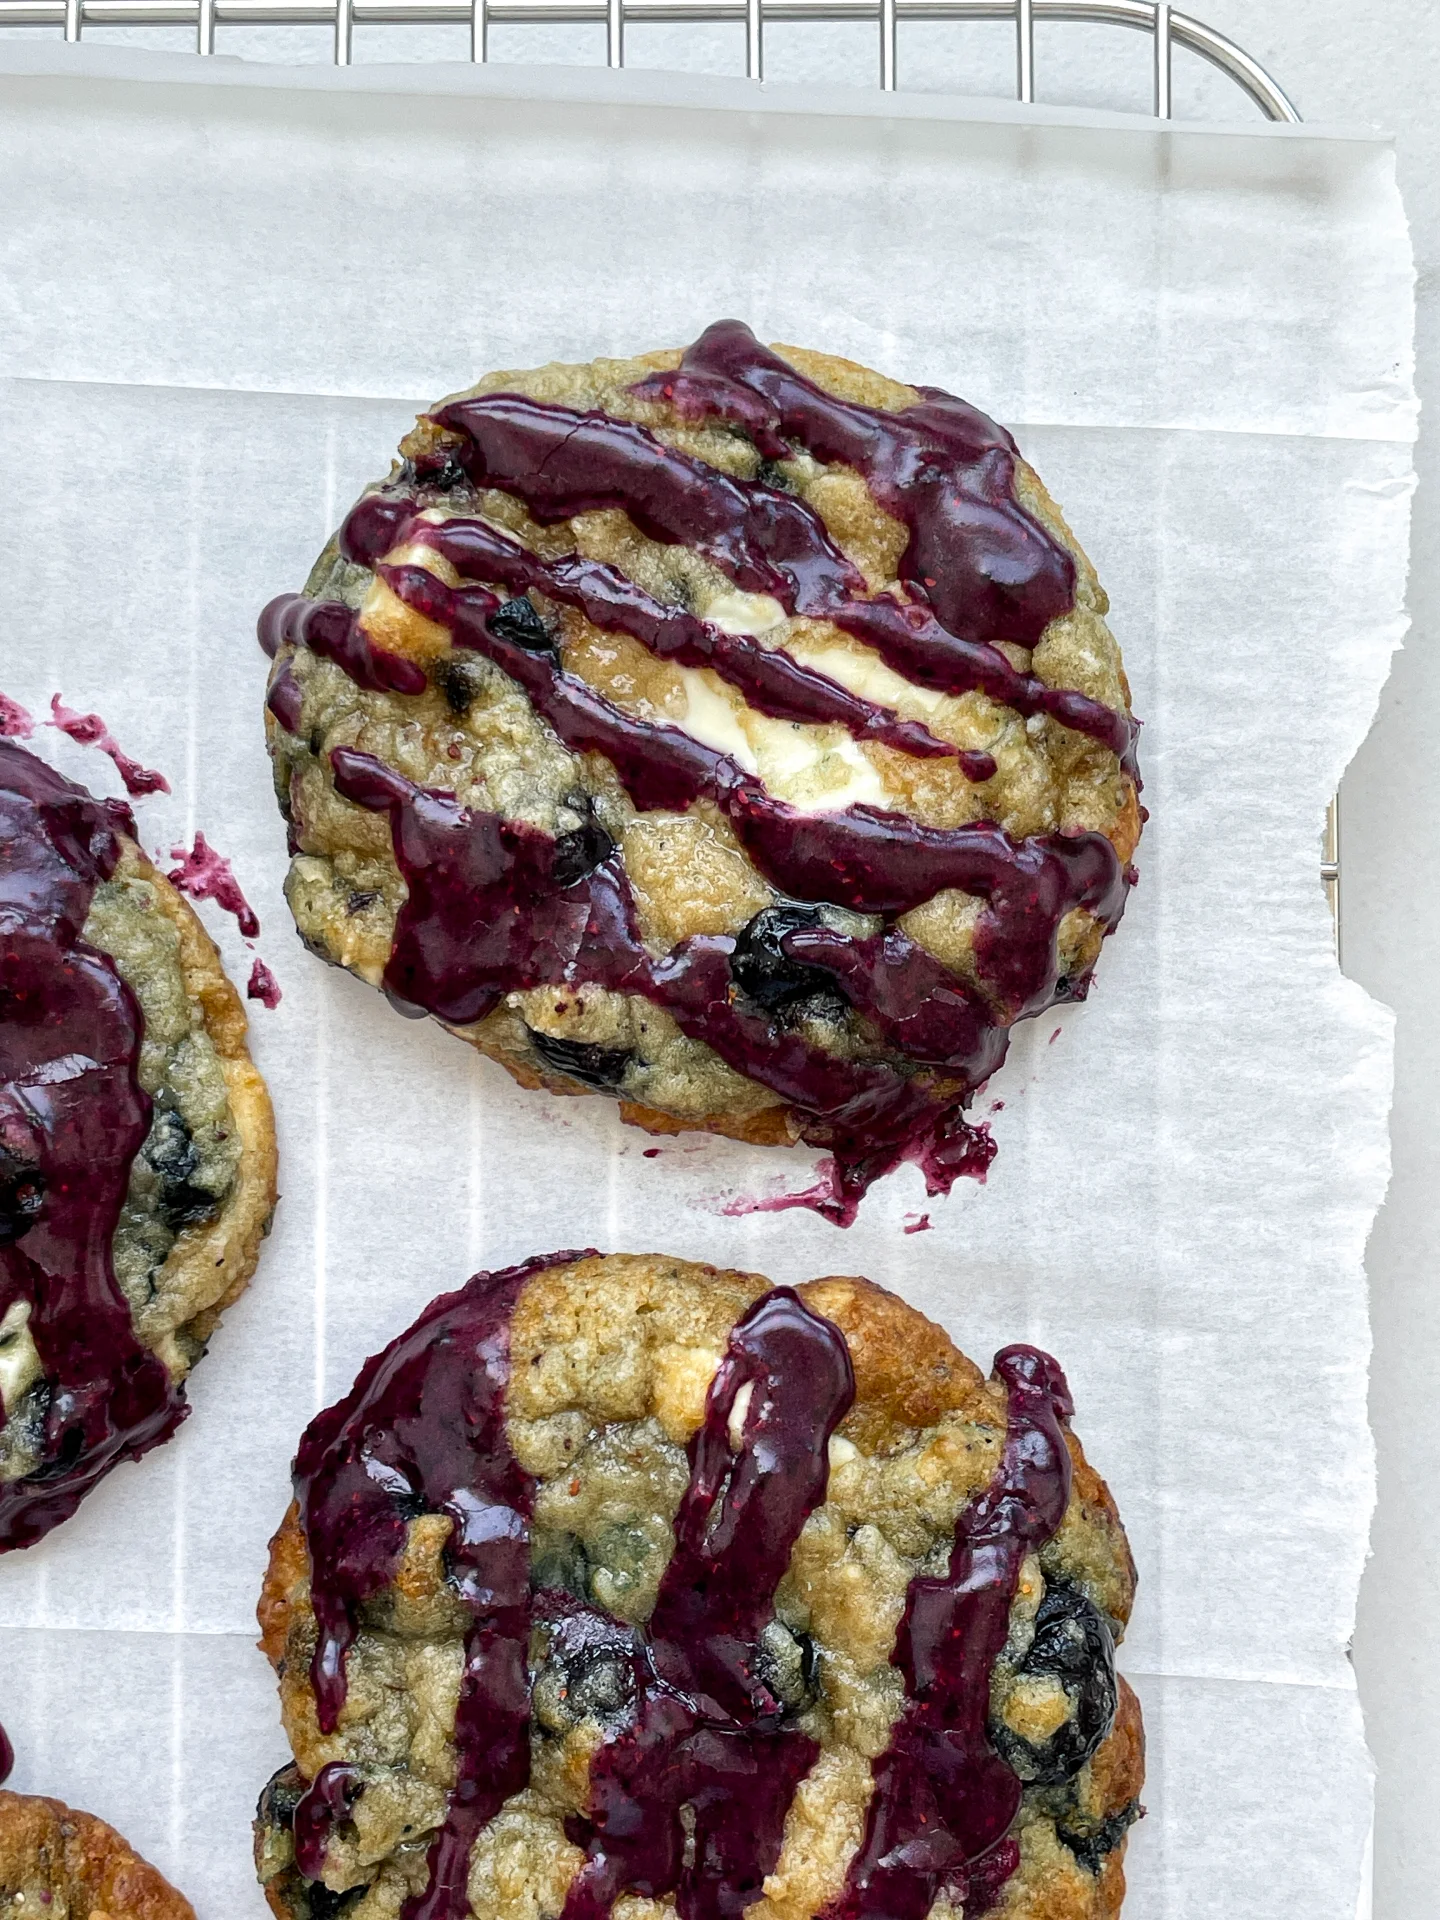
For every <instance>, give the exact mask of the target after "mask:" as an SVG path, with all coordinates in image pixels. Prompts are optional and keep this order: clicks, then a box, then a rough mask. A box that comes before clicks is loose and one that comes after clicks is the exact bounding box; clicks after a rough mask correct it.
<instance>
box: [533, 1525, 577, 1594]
mask: <svg viewBox="0 0 1440 1920" xmlns="http://www.w3.org/2000/svg"><path fill="white" fill-rule="evenodd" d="M530 1585H531V1587H532V1588H533V1589H534V1590H535V1591H536V1592H540V1591H541V1590H542V1589H546V1588H548V1589H549V1590H550V1591H551V1592H555V1593H569V1594H573V1595H574V1597H575V1598H576V1599H577V1600H583V1599H585V1598H586V1596H587V1595H588V1594H589V1592H590V1568H589V1563H588V1562H587V1560H586V1558H585V1549H584V1547H583V1546H582V1545H581V1543H580V1542H579V1541H578V1540H577V1539H576V1538H575V1536H574V1534H573V1533H562V1534H557V1535H555V1536H554V1538H551V1539H545V1540H543V1541H539V1540H537V1541H536V1543H535V1546H534V1549H533V1551H532V1553H531V1556H530Z"/></svg>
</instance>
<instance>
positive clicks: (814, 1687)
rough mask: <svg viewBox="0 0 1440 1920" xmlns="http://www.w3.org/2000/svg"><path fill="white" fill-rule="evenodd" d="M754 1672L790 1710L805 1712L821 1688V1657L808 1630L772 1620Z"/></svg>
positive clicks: (762, 1639) (761, 1642) (765, 1633)
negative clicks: (796, 1629)
mask: <svg viewBox="0 0 1440 1920" xmlns="http://www.w3.org/2000/svg"><path fill="white" fill-rule="evenodd" d="M755 1675H756V1678H757V1679H758V1680H760V1681H761V1682H762V1683H763V1684H764V1685H765V1686H766V1687H768V1688H769V1690H770V1692H771V1693H773V1694H774V1696H775V1698H776V1699H777V1700H778V1701H779V1702H780V1704H781V1706H782V1707H784V1709H785V1711H786V1712H787V1713H804V1711H805V1709H806V1708H807V1707H809V1706H812V1705H813V1704H814V1702H815V1700H816V1698H817V1696H818V1694H819V1691H820V1659H819V1656H818V1654H817V1653H816V1651H815V1642H814V1641H813V1640H812V1639H811V1638H810V1636H809V1634H808V1633H796V1632H794V1631H793V1630H792V1629H791V1628H789V1627H786V1626H783V1625H782V1624H781V1623H780V1621H778V1620H772V1621H771V1622H770V1623H769V1625H768V1626H767V1627H766V1628H765V1631H764V1632H763V1633H762V1634H761V1636H760V1647H759V1651H758V1655H757V1658H756V1661H755Z"/></svg>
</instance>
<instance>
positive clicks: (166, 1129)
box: [143, 1107, 217, 1233]
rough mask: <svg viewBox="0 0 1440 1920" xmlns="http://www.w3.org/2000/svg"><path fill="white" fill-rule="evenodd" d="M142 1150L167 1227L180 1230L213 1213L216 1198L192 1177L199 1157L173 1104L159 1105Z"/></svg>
mask: <svg viewBox="0 0 1440 1920" xmlns="http://www.w3.org/2000/svg"><path fill="white" fill-rule="evenodd" d="M143 1152H144V1155H145V1158H146V1160H148V1161H149V1163H150V1165H151V1167H152V1168H153V1169H154V1172H155V1178H156V1180H157V1182H158V1183H159V1197H160V1213H161V1217H162V1218H163V1220H164V1222H165V1224H166V1226H167V1227H169V1228H170V1229H171V1231H172V1232H173V1233H178V1232H179V1231H180V1229H181V1228H182V1227H188V1226H191V1225H193V1224H194V1223H195V1222H196V1221H197V1220H208V1219H209V1218H210V1216H211V1215H212V1214H213V1213H214V1211H215V1208H216V1205H217V1201H216V1197H215V1195H214V1194H213V1193H211V1192H210V1190H209V1189H208V1188H207V1187H198V1186H196V1185H195V1184H194V1183H193V1181H192V1180H191V1177H190V1176H191V1175H192V1174H193V1173H194V1171H195V1169H196V1166H197V1165H198V1164H199V1159H200V1156H199V1154H198V1153H197V1152H196V1151H195V1142H194V1140H193V1138H192V1137H191V1134H190V1129H189V1127H187V1126H186V1124H185V1121H184V1119H183V1117H182V1116H181V1115H180V1114H179V1113H177V1112H176V1110H175V1109H174V1107H159V1108H157V1109H156V1113H155V1119H154V1121H153V1123H152V1124H151V1128H150V1137H149V1139H148V1140H147V1141H146V1142H145V1145H144V1148H143Z"/></svg>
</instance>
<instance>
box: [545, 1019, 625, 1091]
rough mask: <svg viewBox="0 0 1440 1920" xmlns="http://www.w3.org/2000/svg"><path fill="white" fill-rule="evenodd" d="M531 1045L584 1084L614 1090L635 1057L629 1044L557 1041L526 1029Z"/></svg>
mask: <svg viewBox="0 0 1440 1920" xmlns="http://www.w3.org/2000/svg"><path fill="white" fill-rule="evenodd" d="M526 1031H527V1032H528V1034H529V1036H530V1044H531V1046H532V1047H533V1048H534V1049H535V1051H536V1053H538V1054H539V1056H540V1058H541V1059H542V1060H543V1061H544V1062H545V1064H546V1065H547V1066H550V1067H554V1069H555V1071H556V1072H557V1073H565V1074H568V1075H569V1076H570V1078H571V1079H572V1080H578V1081H579V1082H580V1084H581V1085H582V1086H585V1087H595V1088H597V1089H598V1090H599V1091H600V1092H602V1093H612V1092H613V1091H614V1090H615V1088H616V1087H618V1086H619V1084H620V1082H621V1081H622V1080H623V1079H624V1078H625V1069H626V1068H627V1067H628V1066H629V1065H630V1062H631V1061H632V1060H633V1059H634V1058H635V1056H634V1054H633V1053H631V1052H630V1051H629V1050H628V1049H627V1048H625V1047H600V1046H596V1045H594V1044H593V1043H592V1042H591V1041H589V1040H557V1039H556V1038H555V1037H554V1036H553V1034H548V1033H537V1032H536V1031H535V1029H534V1028H533V1027H529V1028H527V1029H526Z"/></svg>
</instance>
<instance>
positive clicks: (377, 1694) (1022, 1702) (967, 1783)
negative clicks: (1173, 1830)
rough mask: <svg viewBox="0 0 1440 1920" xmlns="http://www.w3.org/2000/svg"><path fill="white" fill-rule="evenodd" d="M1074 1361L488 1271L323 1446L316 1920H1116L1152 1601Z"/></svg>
mask: <svg viewBox="0 0 1440 1920" xmlns="http://www.w3.org/2000/svg"><path fill="white" fill-rule="evenodd" d="M1070 1411H1071V1402H1070V1395H1069V1391H1068V1389H1067V1387H1066V1384H1065V1380H1064V1376H1063V1375H1062V1373H1061V1371H1060V1369H1059V1367H1058V1366H1057V1365H1056V1363H1055V1362H1054V1361H1053V1360H1051V1359H1050V1358H1048V1357H1047V1356H1046V1355H1044V1354H1042V1353H1039V1352H1037V1351H1036V1350H1035V1349H1034V1348H1031V1347H1008V1348H1006V1349H1005V1350H1004V1351H1003V1352H1002V1353H1000V1354H997V1356H996V1358H995V1364H994V1370H993V1372H992V1374H991V1376H990V1378H989V1379H988V1380H987V1379H986V1378H985V1377H984V1376H983V1375H982V1374H981V1373H980V1371H979V1370H978V1368H976V1367H975V1366H973V1365H972V1364H971V1362H970V1361H969V1360H967V1359H966V1358H965V1357H964V1356H963V1355H962V1354H961V1353H960V1352H958V1351H957V1349H956V1348H955V1347H954V1346H953V1345H952V1344H951V1342H950V1340H949V1339H948V1337H947V1336H946V1335H945V1334H944V1333H943V1332H942V1331H941V1330H940V1328H938V1327H936V1326H933V1325H932V1324H931V1323H930V1322H929V1321H928V1320H926V1319H924V1318H923V1317H922V1316H921V1315H920V1314H918V1313H917V1312H915V1311H914V1310H913V1309H912V1308H910V1307H908V1306H906V1305H905V1304H904V1303H903V1302H902V1301H900V1300H898V1299H896V1298H895V1297H894V1296H893V1295H892V1294H889V1293H886V1292H884V1291H883V1290H882V1289H881V1288H879V1287H876V1286H872V1285H871V1284H870V1283H869V1282H868V1281H865V1280H855V1279H826V1280H817V1281H813V1282H811V1283H810V1284H808V1285H806V1286H802V1287H800V1288H798V1289H795V1290H793V1291H792V1290H790V1289H788V1288H771V1287H770V1286H769V1285H768V1284H767V1282H765V1281H764V1280H762V1279H760V1278H758V1277H757V1276H756V1275H754V1274H746V1273H730V1272H722V1271H720V1270H717V1269H716V1268H714V1267H707V1266H697V1265H692V1264H689V1263H687V1262H684V1261H676V1260H667V1259H664V1258H661V1257H659V1256H622V1255H610V1256H603V1255H599V1254H594V1253H562V1254H555V1255H553V1256H551V1257H550V1258H549V1259H545V1260H535V1261H531V1262H529V1263H527V1264H526V1265H524V1266H521V1267H516V1268H513V1269H511V1270H509V1271H508V1272H504V1273H496V1274H478V1275H477V1276H476V1277H475V1278H474V1279H473V1280H471V1281H469V1282H468V1283H467V1284H466V1285H465V1286H464V1287H462V1288H461V1289H460V1290H459V1291H458V1292H456V1293H452V1294H448V1295H445V1296H443V1297H442V1298H441V1299H438V1300H436V1301H435V1302H434V1303H433V1304H432V1305H431V1306H430V1307H428V1308H427V1309H426V1311H425V1312H424V1313H423V1314H422V1315H421V1316H420V1318H419V1319H418V1320H417V1321H416V1323H415V1324H414V1326H413V1327H411V1328H410V1329H409V1330H408V1332H406V1333H404V1334H402V1335H401V1336H400V1337H399V1338H398V1339H396V1340H395V1341H393V1342H392V1343H391V1345H390V1346H389V1347H387V1348H386V1349H385V1351H384V1352H383V1353H381V1354H378V1355H376V1356H375V1357H374V1358H372V1359H370V1360H368V1361H367V1362H366V1363H365V1365H364V1367H363V1368H362V1369H361V1372H360V1375H359V1378H358V1380H357V1381H356V1383H355V1386H354V1387H353V1388H352V1390H351V1391H350V1393H349V1394H348V1395H346V1397H345V1398H344V1399H343V1400H341V1401H340V1402H339V1403H338V1404H337V1405H335V1406H333V1407H331V1408H329V1409H327V1410H326V1411H325V1412H323V1413H321V1414H320V1415H319V1416H318V1417H317V1418H316V1419H315V1421H314V1422H313V1423H312V1425H311V1426H310V1428H309V1429H308V1431H307V1432H306V1434H305V1436H304V1438H303V1439H302V1441H301V1443H300V1450H299V1453H298V1456H297V1459H296V1463H295V1490H296V1501H295V1504H294V1505H292V1507H291V1509H290V1511H289V1513H288V1514H287V1515H286V1517H285V1520H284V1522H283V1524H282V1526H281V1527H280V1530H279V1532H278V1533H277V1534H276V1536H275V1538H274V1540H273V1541H272V1543H271V1553H270V1565H269V1570H268V1573H267V1575H266V1578H265V1583H264V1590H263V1595H262V1598H261V1602H260V1608H259V1619H260V1625H261V1630H262V1635H263V1638H262V1641H261V1645H262V1647H263V1648H264V1650H265V1651H266V1653H267V1654H268V1655H269V1657H270V1659H271V1661H272V1662H273V1664H274V1666H275V1670H276V1672H277V1674H278V1676H279V1681H280V1700H281V1713H282V1718H283V1721H284V1725H285V1732H286V1735H287V1737H288V1739H289V1742H290V1746H291V1750H292V1752H293V1754H294V1762H293V1764H291V1765H289V1766H286V1767H285V1768H283V1769H282V1770H281V1771H280V1772H279V1773H277V1774H276V1775H275V1777H274V1778H273V1779H272V1780H271V1781H270V1783H269V1785H268V1786H267V1787H266V1788H265V1790H264V1792H263V1794H262V1796H261V1799H260V1805H259V1812H258V1817H257V1821H256V1862H257V1867H258V1870H259V1874H260V1878H261V1881H262V1884H263V1885H264V1888H265V1892H266V1896H267V1898H268V1900H269V1903H270V1906H271V1909H272V1911H273V1912H274V1913H275V1914H277V1915H279V1916H280V1917H281V1920H321V1916H324V1920H338V1917H339V1916H342V1915H343V1916H344V1917H345V1920H397V1916H401V1915H403V1916H404V1920H467V1917H468V1920H502V1916H503V1920H604V1916H606V1915H608V1914H611V1913H614V1914H615V1915H616V1916H617V1920H667V1917H668V1916H671V1915H679V1916H681V1917H682V1920H738V1916H739V1915H741V1914H742V1913H744V1914H747V1915H748V1916H749V1920H811V1916H818V1915H823V1916H827V1920H927V1916H932V1915H933V1916H940V1917H943V1916H946V1915H958V1914H959V1912H960V1909H961V1908H962V1907H963V1910H964V1914H965V1916H966V1920H974V1916H975V1915H977V1914H979V1913H982V1912H989V1911H994V1912H996V1913H998V1914H1002V1915H1009V1916H1013V1920H1021V1916H1025V1920H1034V1917H1035V1916H1038V1915H1041V1914H1043V1915H1044V1916H1045V1917H1046V1920H1102V1916H1109V1915H1113V1914H1115V1913H1117V1912H1118V1910H1119V1907H1120V1903H1121V1899H1122V1896H1123V1892H1124V1874H1123V1868H1122V1861H1123V1858H1124V1852H1125V1839H1126V1833H1127V1830H1128V1828H1129V1826H1130V1824H1131V1822H1132V1821H1133V1820H1134V1819H1135V1818H1136V1817H1137V1815H1138V1813H1139V1812H1140V1808H1139V1804H1138V1794H1139V1791H1140V1786H1141V1781H1142V1776H1143V1771H1144V1743H1143V1734H1142V1729H1141V1722H1140V1711H1139V1706H1138V1703H1137V1702H1136V1700H1135V1697H1134V1695H1133V1694H1132V1693H1131V1692H1130V1690H1129V1689H1128V1687H1127V1686H1126V1685H1125V1683H1124V1681H1123V1680H1120V1679H1118V1678H1117V1676H1116V1673H1115V1667H1114V1646H1115V1643H1116V1642H1117V1641H1118V1640H1119V1639H1120V1637H1121V1635H1122V1633H1123V1631H1124V1628H1125V1623H1126V1621H1127V1620H1128V1618H1129V1614H1130V1608H1131V1602H1132V1598H1133V1595H1134V1587H1135V1574H1134V1568H1133V1565H1132V1563H1131V1559H1130V1554H1129V1550H1128V1548H1127V1546H1126V1542H1125V1536H1124V1533H1123V1531H1122V1530H1121V1526H1120V1522H1119V1518H1118V1516H1117V1514H1116V1511H1115V1506H1114V1503H1113V1501H1112V1500H1111V1498H1110V1495H1109V1492H1108V1491H1107V1489H1106V1487H1105V1484H1104V1482H1103V1481H1102V1480H1101V1479H1100V1478H1099V1476H1098V1475H1097V1474H1096V1473H1095V1472H1094V1470H1093V1469H1092V1468H1091V1467H1090V1466H1089V1465H1088V1464H1087V1462H1086V1460H1085V1456H1084V1454H1083V1452H1082V1451H1081V1448H1080V1444H1079V1442H1078V1441H1077V1440H1076V1439H1075V1438H1074V1436H1073V1435H1072V1434H1071V1432H1070V1427H1069V1418H1070Z"/></svg>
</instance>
